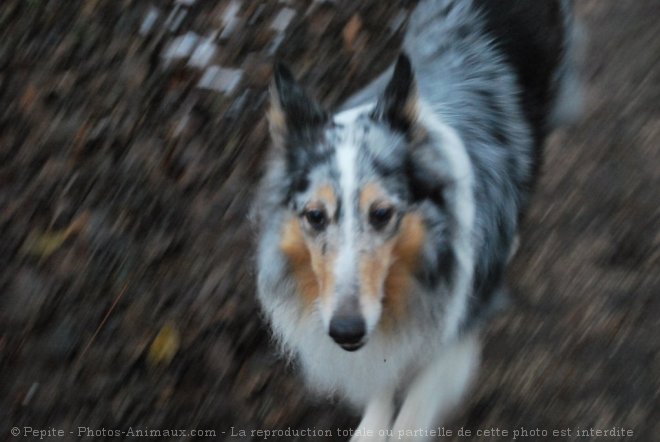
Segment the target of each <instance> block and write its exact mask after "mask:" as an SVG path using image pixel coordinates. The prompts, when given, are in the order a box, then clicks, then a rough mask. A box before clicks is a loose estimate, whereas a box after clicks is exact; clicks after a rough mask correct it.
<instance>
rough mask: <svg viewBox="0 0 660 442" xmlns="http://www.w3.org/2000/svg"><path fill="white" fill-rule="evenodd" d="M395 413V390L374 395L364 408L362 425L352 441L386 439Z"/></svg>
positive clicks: (373, 441) (357, 429)
mask: <svg viewBox="0 0 660 442" xmlns="http://www.w3.org/2000/svg"><path fill="white" fill-rule="evenodd" d="M393 414H394V392H393V391H386V392H381V393H380V394H378V395H376V396H374V397H373V398H372V399H371V400H370V401H369V403H368V404H367V407H366V408H365V410H364V415H363V416H362V420H361V421H360V425H358V427H357V428H356V430H355V433H354V434H353V437H351V442H358V441H360V442H361V441H372V442H375V441H386V440H387V435H388V433H389V431H390V428H391V425H392V415H393Z"/></svg>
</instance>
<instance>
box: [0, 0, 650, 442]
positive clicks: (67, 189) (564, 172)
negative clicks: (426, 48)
mask: <svg viewBox="0 0 660 442" xmlns="http://www.w3.org/2000/svg"><path fill="white" fill-rule="evenodd" d="M402 3H405V4H406V7H409V5H408V4H407V2H402ZM577 3H578V11H579V15H580V16H581V17H582V19H583V21H584V22H585V24H586V25H587V28H588V29H589V32H590V34H591V39H590V45H589V48H588V53H587V56H586V60H585V66H586V78H587V83H588V87H587V109H586V118H585V120H584V122H583V123H581V124H580V125H579V126H578V127H576V128H574V129H571V130H568V131H564V132H561V133H557V134H555V135H553V137H552V138H551V140H550V143H549V144H548V149H547V155H546V162H545V166H544V175H543V179H542V180H541V182H540V185H539V187H538V192H537V195H536V197H535V200H534V204H533V207H532V210H531V213H530V216H529V217H528V220H527V222H526V224H525V227H524V231H523V236H522V247H521V250H520V252H519V254H518V255H517V257H516V259H515V261H514V265H513V268H512V270H511V274H510V281H511V285H512V287H513V290H514V293H515V296H514V298H515V299H514V303H513V305H512V306H511V308H510V309H509V311H508V312H506V313H505V314H503V315H501V316H500V317H499V318H497V320H496V321H495V322H494V324H493V325H492V326H491V327H490V328H489V330H488V334H487V339H486V349H485V355H484V364H483V369H482V371H481V375H480V379H479V383H478V387H477V388H476V391H474V393H473V394H472V395H471V398H470V400H469V401H468V404H467V405H466V407H465V408H464V411H463V412H462V413H461V414H459V415H458V416H456V418H455V419H454V421H453V422H452V423H450V424H448V425H447V427H448V428H453V429H454V430H456V429H458V428H460V427H465V428H467V429H472V431H473V432H475V431H476V430H477V429H489V428H499V429H508V430H509V431H512V430H514V429H518V430H520V429H521V427H524V429H527V430H532V429H537V428H538V429H546V430H548V431H552V430H553V429H571V430H572V436H570V437H558V438H556V439H554V440H578V439H579V440H602V439H605V440H640V441H655V440H660V426H659V422H660V352H659V351H658V350H660V334H659V330H660V329H659V327H658V325H659V324H658V321H659V319H658V318H660V297H658V293H659V292H660V247H659V246H660V207H659V203H660V198H659V194H658V189H660V105H659V103H660V55H659V54H660V24H659V23H658V13H659V12H660V1H658V0H636V1H635V2H619V1H615V0H598V1H596V0H579V1H578V2H577ZM189 4H190V6H187V5H189ZM404 17H405V14H404V13H403V7H400V6H398V5H397V3H396V2H388V3H387V4H385V2H378V1H375V0H372V1H364V2H337V3H335V2H325V3H324V2H309V1H298V0H292V1H287V2H276V1H272V2H271V1H269V2H243V3H239V2H237V1H218V2H194V1H180V2H172V1H154V2H146V1H144V2H141V1H131V0H122V1H101V0H88V1H67V2H59V1H53V0H51V1H46V0H30V1H26V0H3V1H2V2H1V3H0V104H1V106H0V432H1V434H2V437H6V438H8V439H10V438H11V437H10V436H9V428H11V427H14V426H16V427H21V428H22V427H24V426H30V427H34V428H37V429H45V428H48V427H55V428H57V429H64V430H65V431H66V436H65V439H73V438H74V437H73V436H72V435H71V434H70V433H69V431H74V430H77V427H79V426H84V427H89V428H91V429H93V430H95V429H102V428H105V429H122V430H127V429H128V428H129V427H133V428H143V429H144V428H150V429H165V428H178V429H192V428H198V429H213V430H215V431H216V432H217V438H218V439H224V438H226V439H228V440H232V439H233V440H237V438H231V437H230V436H229V434H230V428H231V427H235V429H236V430H235V431H238V429H241V428H242V429H246V430H251V429H258V428H281V429H284V428H286V427H289V426H290V427H292V428H305V427H308V426H309V427H313V428H318V429H333V431H334V430H336V428H337V427H341V428H345V429H347V428H350V427H351V426H354V425H355V424H356V423H357V419H356V417H355V416H353V415H351V414H350V413H348V412H347V410H345V409H344V408H343V407H342V405H341V404H339V403H333V402H329V401H326V400H320V401H317V400H313V399H312V398H310V397H308V395H307V394H306V393H305V391H304V390H303V389H302V388H301V385H300V378H299V377H297V376H296V374H295V372H294V371H293V370H292V369H291V368H290V367H287V366H286V365H285V363H284V362H283V361H282V360H281V359H279V358H278V357H277V355H276V354H275V353H274V350H273V346H272V345H270V343H269V340H268V334H267V332H266V331H265V327H264V324H263V323H262V321H261V320H260V319H259V316H258V309H257V306H256V303H255V296H254V282H253V279H254V278H253V267H252V253H251V249H250V248H251V244H252V237H251V232H250V230H249V228H248V225H247V218H246V214H247V208H248V203H249V199H250V195H251V192H252V190H253V188H254V184H255V182H256V180H257V179H258V177H259V174H260V170H261V160H262V157H263V152H264V150H265V149H266V146H267V138H266V131H265V124H264V120H263V112H264V106H265V104H266V95H265V88H266V86H267V84H268V81H269V76H270V63H271V61H272V59H273V57H274V56H275V55H277V56H278V57H279V58H282V59H284V60H286V61H288V62H289V63H290V64H291V65H292V67H293V70H294V71H295V72H296V73H297V74H298V75H299V76H300V77H301V78H302V81H303V83H304V84H306V85H308V86H309V88H310V89H311V90H313V91H314V92H315V93H316V94H317V95H318V96H319V97H321V98H322V99H323V101H324V102H325V103H326V104H327V105H329V106H332V105H336V104H338V103H339V102H340V101H341V99H342V98H345V97H346V96H348V95H349V94H350V93H352V92H354V91H355V90H356V89H358V88H359V87H360V86H361V85H363V84H364V83H365V82H366V81H367V80H368V79H369V78H370V77H372V76H374V75H375V74H376V73H377V71H378V69H380V68H382V67H383V66H385V65H387V63H388V62H389V61H390V60H391V59H392V58H393V56H394V54H395V51H396V47H397V44H398V39H399V37H400V36H399V35H398V34H399V32H400V27H401V24H402V21H403V19H404ZM578 427H579V428H582V429H584V428H587V429H588V428H594V429H611V428H612V427H618V428H621V427H624V428H626V429H630V430H633V431H634V437H629V438H618V437H608V438H603V437H576V436H575V431H576V429H577V428H578ZM223 431H224V432H226V434H224V435H223V434H222V432H223ZM473 434H474V433H473ZM510 434H511V433H510ZM57 439H58V440H61V439H62V438H57ZM115 439H116V438H115ZM471 439H473V440H491V439H492V440H511V437H502V438H487V437H482V438H477V437H474V438H470V437H455V438H453V439H451V438H449V439H448V440H471ZM547 439H550V438H542V437H528V438H526V440H547ZM255 440H256V439H255ZM518 440H520V438H519V439H518Z"/></svg>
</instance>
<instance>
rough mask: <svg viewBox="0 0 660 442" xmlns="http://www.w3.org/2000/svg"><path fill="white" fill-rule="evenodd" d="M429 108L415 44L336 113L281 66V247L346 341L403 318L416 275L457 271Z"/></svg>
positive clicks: (301, 291) (305, 292)
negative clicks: (423, 106)
mask: <svg viewBox="0 0 660 442" xmlns="http://www.w3.org/2000/svg"><path fill="white" fill-rule="evenodd" d="M419 112H420V109H419V101H418V97H417V88H416V85H415V79H414V75H413V71H412V68H411V65H410V62H409V60H408V58H407V57H406V56H405V55H402V56H400V57H399V59H398V61H397V64H396V67H395V70H394V73H393V75H392V78H391V80H390V82H389V85H388V86H387V88H386V89H385V91H384V92H383V94H382V95H381V97H380V98H379V100H378V102H377V104H375V105H371V106H369V107H365V108H362V109H357V110H353V111H347V112H343V113H339V114H336V115H331V114H329V113H327V112H326V111H325V110H323V109H322V108H321V106H319V105H318V104H317V103H316V102H315V101H314V100H312V99H311V98H309V97H308V96H307V94H306V93H305V92H304V90H303V88H302V87H301V86H300V85H299V84H298V83H297V82H296V81H295V79H294V77H293V75H292V74H291V73H290V72H289V71H288V70H287V69H286V68H285V67H283V66H281V65H278V66H276V68H275V73H274V82H273V86H272V89H271V108H270V111H269V123H270V132H271V137H272V141H273V144H274V149H275V155H276V157H278V159H279V161H278V163H279V164H280V165H281V166H280V167H282V168H284V169H285V170H284V171H283V172H282V173H281V176H282V177H284V179H285V180H286V184H285V186H284V190H283V192H282V198H283V201H282V205H283V207H284V210H286V212H287V215H286V217H285V218H286V220H285V222H284V224H283V227H282V231H281V236H280V238H281V239H280V243H279V248H280V250H281V252H282V253H283V254H284V256H285V257H286V258H287V260H288V264H289V266H288V267H289V268H290V271H291V275H292V277H293V278H294V279H295V280H296V282H297V286H298V295H299V296H301V297H302V298H303V301H304V302H305V303H306V305H307V306H308V307H309V308H312V309H316V310H317V311H318V312H319V313H320V317H321V318H322V321H323V325H324V327H325V329H326V330H327V331H328V334H329V335H330V336H331V337H332V339H334V341H335V342H336V343H337V344H339V345H340V346H341V347H342V348H344V349H345V350H349V351H353V350H357V349H358V348H360V347H361V346H362V345H364V344H365V342H366V341H367V339H368V337H369V335H370V333H372V332H373V331H374V330H376V329H377V327H384V328H387V327H388V326H396V323H397V322H398V321H401V320H403V318H405V315H406V312H407V310H408V308H409V301H410V299H409V294H410V292H411V291H412V290H413V288H414V285H416V284H426V285H433V284H437V283H438V282H439V280H440V279H441V277H442V276H443V273H444V274H448V273H449V271H450V267H451V265H450V261H451V259H449V258H451V253H450V252H449V250H450V247H449V246H448V245H447V241H448V238H447V236H448V235H447V229H448V221H447V216H446V214H445V208H444V190H445V188H444V180H443V177H442V176H441V175H442V173H441V169H442V168H441V167H440V168H438V167H437V165H434V164H431V163H433V162H435V161H437V158H435V157H436V156H437V152H436V151H435V149H433V148H432V146H431V144H432V141H431V140H430V138H429V135H428V133H427V132H426V131H425V129H424V128H423V127H422V126H421V125H420V124H418V119H417V117H418V113H419ZM429 244H432V246H429Z"/></svg>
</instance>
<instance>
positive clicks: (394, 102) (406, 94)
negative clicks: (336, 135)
mask: <svg viewBox="0 0 660 442" xmlns="http://www.w3.org/2000/svg"><path fill="white" fill-rule="evenodd" d="M417 112H418V110H417V86H416V84H415V76H414V74H413V70H412V65H411V64H410V59H409V58H408V56H407V55H406V54H404V53H402V54H401V55H399V58H398V59H397V61H396V66H395V67H394V74H392V79H391V80H390V82H389V83H388V85H387V87H386V88H385V92H384V93H383V95H382V96H381V98H380V99H379V100H378V104H377V105H376V108H375V109H374V111H373V113H372V114H371V116H372V118H374V119H376V120H379V121H385V122H387V123H388V124H389V125H390V126H391V127H392V128H393V129H395V130H398V131H400V132H404V133H407V132H409V131H410V128H411V126H412V124H413V123H414V122H415V119H416V118H417Z"/></svg>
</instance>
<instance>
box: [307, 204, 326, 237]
mask: <svg viewBox="0 0 660 442" xmlns="http://www.w3.org/2000/svg"><path fill="white" fill-rule="evenodd" d="M304 216H305V219H306V220H307V222H308V223H309V225H310V226H312V228H313V229H314V230H318V231H319V232H320V231H321V230H323V229H325V226H326V224H327V223H328V217H327V216H326V215H325V211H323V210H321V209H309V210H305V214H304Z"/></svg>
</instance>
